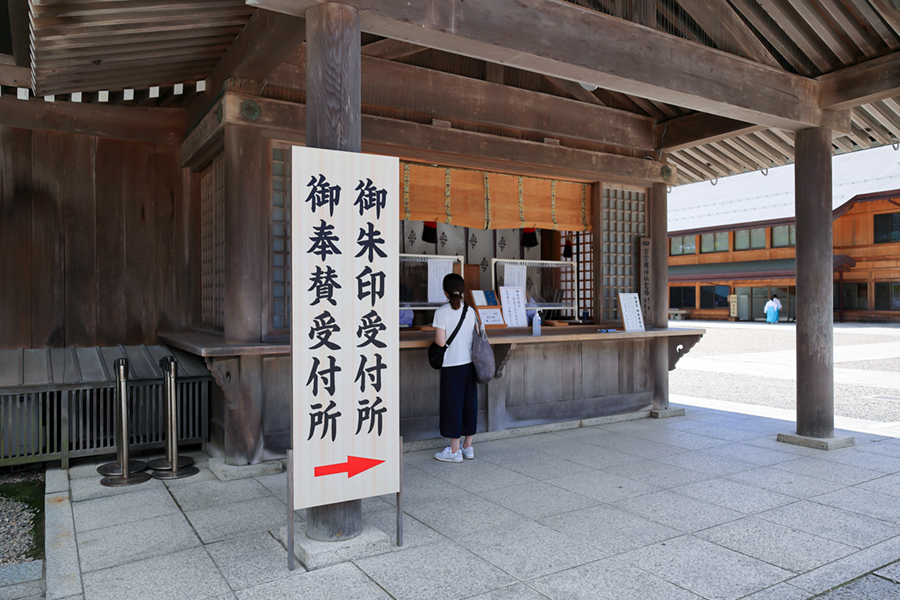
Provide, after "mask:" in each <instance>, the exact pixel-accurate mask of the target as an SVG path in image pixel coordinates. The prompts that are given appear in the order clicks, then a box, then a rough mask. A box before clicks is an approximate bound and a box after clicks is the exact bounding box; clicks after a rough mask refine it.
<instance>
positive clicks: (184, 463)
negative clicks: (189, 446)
mask: <svg viewBox="0 0 900 600" xmlns="http://www.w3.org/2000/svg"><path fill="white" fill-rule="evenodd" d="M159 366H160V367H162V370H163V374H164V377H165V382H166V384H165V390H166V457H165V458H158V459H156V460H151V461H150V468H151V469H153V477H154V478H155V479H181V478H183V477H190V476H191V475H196V474H197V473H199V472H200V469H198V468H197V467H193V466H191V465H193V464H194V459H193V458H191V457H190V456H178V404H177V402H176V393H175V392H176V387H175V373H176V372H177V370H178V362H177V361H176V360H175V357H174V356H166V357H164V358H162V359H160V361H159Z"/></svg>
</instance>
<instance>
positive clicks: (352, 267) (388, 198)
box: [290, 146, 400, 509]
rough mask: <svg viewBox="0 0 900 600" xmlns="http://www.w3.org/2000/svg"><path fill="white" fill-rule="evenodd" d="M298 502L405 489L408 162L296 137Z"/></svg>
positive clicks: (294, 233) (294, 433)
mask: <svg viewBox="0 0 900 600" xmlns="http://www.w3.org/2000/svg"><path fill="white" fill-rule="evenodd" d="M292 152H293V154H292V171H291V177H292V188H291V192H292V196H291V197H292V210H293V215H292V218H291V252H290V256H291V265H292V272H293V286H292V290H293V298H292V300H293V302H292V308H293V310H292V313H291V368H292V373H293V398H292V404H291V406H292V413H293V414H292V430H291V441H292V447H293V460H292V473H291V475H292V477H293V483H294V485H293V509H300V508H308V507H310V506H322V505H326V504H334V503H337V502H344V501H347V500H356V499H359V498H366V497H369V496H380V495H382V494H389V493H395V492H398V491H399V489H400V445H399V443H398V439H399V438H400V404H399V402H400V401H399V396H400V389H399V366H400V339H399V334H398V322H399V311H398V306H399V303H400V298H399V289H400V285H399V257H398V250H397V249H398V248H399V246H400V244H399V221H398V219H397V213H398V211H399V204H398V201H399V200H398V190H399V168H400V167H399V162H398V159H397V158H392V157H383V156H372V155H367V154H358V153H352V152H337V151H334V150H320V149H314V148H303V147H298V146H294V147H293V148H292Z"/></svg>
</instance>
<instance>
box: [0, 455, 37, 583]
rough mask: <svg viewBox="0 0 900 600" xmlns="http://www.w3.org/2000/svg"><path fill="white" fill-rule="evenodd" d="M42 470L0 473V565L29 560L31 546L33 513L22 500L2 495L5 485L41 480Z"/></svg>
mask: <svg viewBox="0 0 900 600" xmlns="http://www.w3.org/2000/svg"><path fill="white" fill-rule="evenodd" d="M43 478H44V474H43V472H33V471H32V472H27V473H12V474H0V540H2V543H0V565H6V564H13V563H21V562H29V561H31V560H33V559H31V558H28V557H26V554H27V553H28V551H29V550H31V547H32V538H31V527H32V524H33V521H34V516H35V515H34V513H33V512H32V510H31V509H30V508H29V507H28V505H27V504H25V503H24V502H19V501H16V500H9V499H7V498H4V497H3V496H2V491H3V488H4V486H5V485H7V484H15V483H21V482H23V481H27V480H36V481H38V480H43Z"/></svg>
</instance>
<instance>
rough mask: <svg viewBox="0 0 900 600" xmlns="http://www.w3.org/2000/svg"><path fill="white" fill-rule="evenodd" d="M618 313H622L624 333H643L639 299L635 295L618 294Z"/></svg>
mask: <svg viewBox="0 0 900 600" xmlns="http://www.w3.org/2000/svg"><path fill="white" fill-rule="evenodd" d="M619 311H620V312H621V313H622V324H623V325H624V326H625V331H644V317H643V316H642V315H641V299H640V298H639V297H638V295H637V294H619Z"/></svg>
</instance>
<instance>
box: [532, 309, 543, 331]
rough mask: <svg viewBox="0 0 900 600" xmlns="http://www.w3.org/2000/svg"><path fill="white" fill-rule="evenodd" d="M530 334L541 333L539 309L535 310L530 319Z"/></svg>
mask: <svg viewBox="0 0 900 600" xmlns="http://www.w3.org/2000/svg"><path fill="white" fill-rule="evenodd" d="M531 335H541V311H535V313H534V318H533V319H531Z"/></svg>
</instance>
